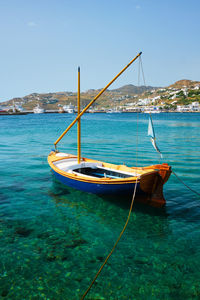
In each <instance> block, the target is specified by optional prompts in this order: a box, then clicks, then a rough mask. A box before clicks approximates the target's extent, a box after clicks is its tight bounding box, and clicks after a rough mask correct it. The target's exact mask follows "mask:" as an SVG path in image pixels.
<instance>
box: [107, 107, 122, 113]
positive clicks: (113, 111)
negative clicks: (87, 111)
mask: <svg viewBox="0 0 200 300" xmlns="http://www.w3.org/2000/svg"><path fill="white" fill-rule="evenodd" d="M106 113H107V114H119V113H121V111H120V110H117V109H112V108H110V109H108V110H107V111H106Z"/></svg>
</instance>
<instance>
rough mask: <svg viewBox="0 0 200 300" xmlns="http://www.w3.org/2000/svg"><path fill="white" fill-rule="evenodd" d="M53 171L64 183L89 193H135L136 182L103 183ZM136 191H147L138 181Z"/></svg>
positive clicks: (142, 193)
mask: <svg viewBox="0 0 200 300" xmlns="http://www.w3.org/2000/svg"><path fill="white" fill-rule="evenodd" d="M52 171H53V174H54V175H55V177H56V178H57V179H58V180H59V181H60V182H62V183H63V184H65V185H67V186H70V187H72V188H75V189H78V190H81V191H83V192H87V193H92V194H97V195H131V194H133V191H134V188H135V183H123V184H103V183H90V182H83V181H80V180H74V179H71V178H68V177H66V176H63V175H61V174H59V173H57V172H55V171H54V170H52ZM136 192H137V194H140V195H141V196H142V195H143V196H144V195H145V193H144V192H143V191H142V190H141V189H140V184H139V183H137V187H136Z"/></svg>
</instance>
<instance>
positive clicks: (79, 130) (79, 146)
mask: <svg viewBox="0 0 200 300" xmlns="http://www.w3.org/2000/svg"><path fill="white" fill-rule="evenodd" d="M77 107H78V115H79V114H80V112H81V109H80V67H78V97H77ZM77 122H78V124H77V145H78V153H77V158H78V164H80V162H81V118H79V119H78V121H77Z"/></svg>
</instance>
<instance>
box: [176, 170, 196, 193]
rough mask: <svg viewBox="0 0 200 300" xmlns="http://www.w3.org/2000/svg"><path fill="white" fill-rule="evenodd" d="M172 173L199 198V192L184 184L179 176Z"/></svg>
mask: <svg viewBox="0 0 200 300" xmlns="http://www.w3.org/2000/svg"><path fill="white" fill-rule="evenodd" d="M172 173H173V174H174V175H175V176H176V178H177V179H178V180H179V181H180V182H181V183H182V184H183V185H185V186H186V187H187V188H188V189H189V190H190V191H192V192H193V193H195V194H197V195H198V196H200V193H198V192H197V191H195V190H193V189H192V188H190V187H189V186H188V185H187V184H186V183H185V182H183V181H182V180H181V179H180V178H179V176H178V175H177V174H176V173H175V172H174V171H172Z"/></svg>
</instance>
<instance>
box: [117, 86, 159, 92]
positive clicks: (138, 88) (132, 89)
mask: <svg viewBox="0 0 200 300" xmlns="http://www.w3.org/2000/svg"><path fill="white" fill-rule="evenodd" d="M153 89H158V87H153V86H144V85H142V86H135V85H133V84H128V85H124V86H122V87H120V88H118V89H114V90H112V92H121V93H123V94H142V93H144V92H147V91H151V90H153Z"/></svg>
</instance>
